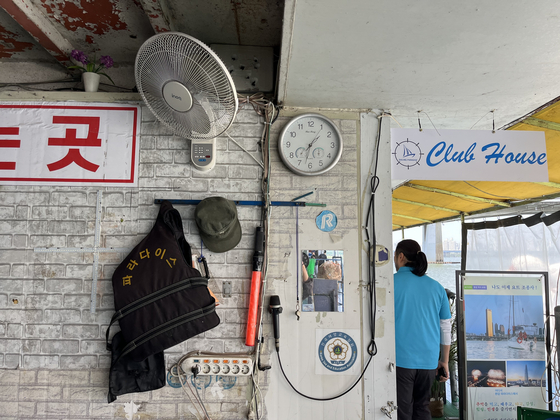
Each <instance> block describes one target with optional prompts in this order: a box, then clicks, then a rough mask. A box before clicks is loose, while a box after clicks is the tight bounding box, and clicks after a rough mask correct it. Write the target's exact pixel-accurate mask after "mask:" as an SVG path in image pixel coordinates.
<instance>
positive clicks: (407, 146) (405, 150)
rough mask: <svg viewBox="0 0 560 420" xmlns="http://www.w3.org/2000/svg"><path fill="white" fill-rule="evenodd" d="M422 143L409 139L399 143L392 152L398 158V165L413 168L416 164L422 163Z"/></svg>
mask: <svg viewBox="0 0 560 420" xmlns="http://www.w3.org/2000/svg"><path fill="white" fill-rule="evenodd" d="M419 144H420V143H414V142H412V141H410V140H408V139H406V141H403V142H400V143H397V145H396V147H395V151H394V152H393V153H392V154H393V156H395V159H396V160H397V165H403V166H406V167H407V168H409V169H410V168H411V167H412V166H415V165H420V159H422V155H423V154H424V153H422V150H420V146H419Z"/></svg>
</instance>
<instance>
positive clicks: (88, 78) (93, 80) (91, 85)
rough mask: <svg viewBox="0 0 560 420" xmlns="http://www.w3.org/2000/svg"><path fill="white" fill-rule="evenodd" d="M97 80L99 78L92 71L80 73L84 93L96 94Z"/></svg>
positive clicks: (99, 77)
mask: <svg viewBox="0 0 560 420" xmlns="http://www.w3.org/2000/svg"><path fill="white" fill-rule="evenodd" d="M99 79H101V76H100V75H99V74H97V73H94V72H92V71H86V72H84V73H82V82H84V90H85V91H86V92H97V88H99Z"/></svg>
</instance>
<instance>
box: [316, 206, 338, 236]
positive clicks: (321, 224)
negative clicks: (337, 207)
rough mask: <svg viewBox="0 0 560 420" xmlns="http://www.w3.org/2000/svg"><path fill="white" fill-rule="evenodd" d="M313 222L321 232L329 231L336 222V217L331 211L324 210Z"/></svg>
mask: <svg viewBox="0 0 560 420" xmlns="http://www.w3.org/2000/svg"><path fill="white" fill-rule="evenodd" d="M315 224H316V225H317V227H318V228H319V229H320V230H322V231H323V232H331V231H333V230H334V228H335V227H336V225H337V224H338V219H337V218H336V214H334V213H333V212H332V211H330V210H324V211H322V212H321V213H320V214H319V216H317V218H316V219H315Z"/></svg>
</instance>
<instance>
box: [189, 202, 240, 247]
mask: <svg viewBox="0 0 560 420" xmlns="http://www.w3.org/2000/svg"><path fill="white" fill-rule="evenodd" d="M194 218H195V220H196V225H197V226H198V231H199V233H200V237H201V238H202V240H203V241H204V244H205V245H206V247H207V248H208V249H209V250H210V251H212V252H226V251H229V250H230V249H233V248H235V246H236V245H237V244H238V243H239V241H240V240H241V225H240V224H239V220H238V219H237V208H236V207H235V203H234V202H233V201H231V200H227V199H225V198H223V197H208V198H205V199H204V200H202V201H201V202H200V203H198V205H197V206H196V209H195V211H194Z"/></svg>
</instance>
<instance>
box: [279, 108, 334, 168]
mask: <svg viewBox="0 0 560 420" xmlns="http://www.w3.org/2000/svg"><path fill="white" fill-rule="evenodd" d="M278 151H279V152H280V157H281V158H282V161H283V162H284V164H285V165H286V166H287V167H288V169H290V170H291V171H293V172H295V173H297V174H299V175H320V174H323V173H325V172H327V171H328V170H330V169H332V168H333V167H334V165H336V163H337V162H338V160H339V159H340V156H341V154H342V136H341V134H340V131H338V128H337V127H336V125H335V124H334V123H333V122H332V121H331V120H330V119H328V118H327V117H325V116H323V115H320V114H303V115H299V116H297V117H295V118H294V119H292V120H291V121H290V122H289V123H288V124H287V125H286V127H284V129H283V130H282V132H281V133H280V138H279V139H278Z"/></svg>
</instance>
